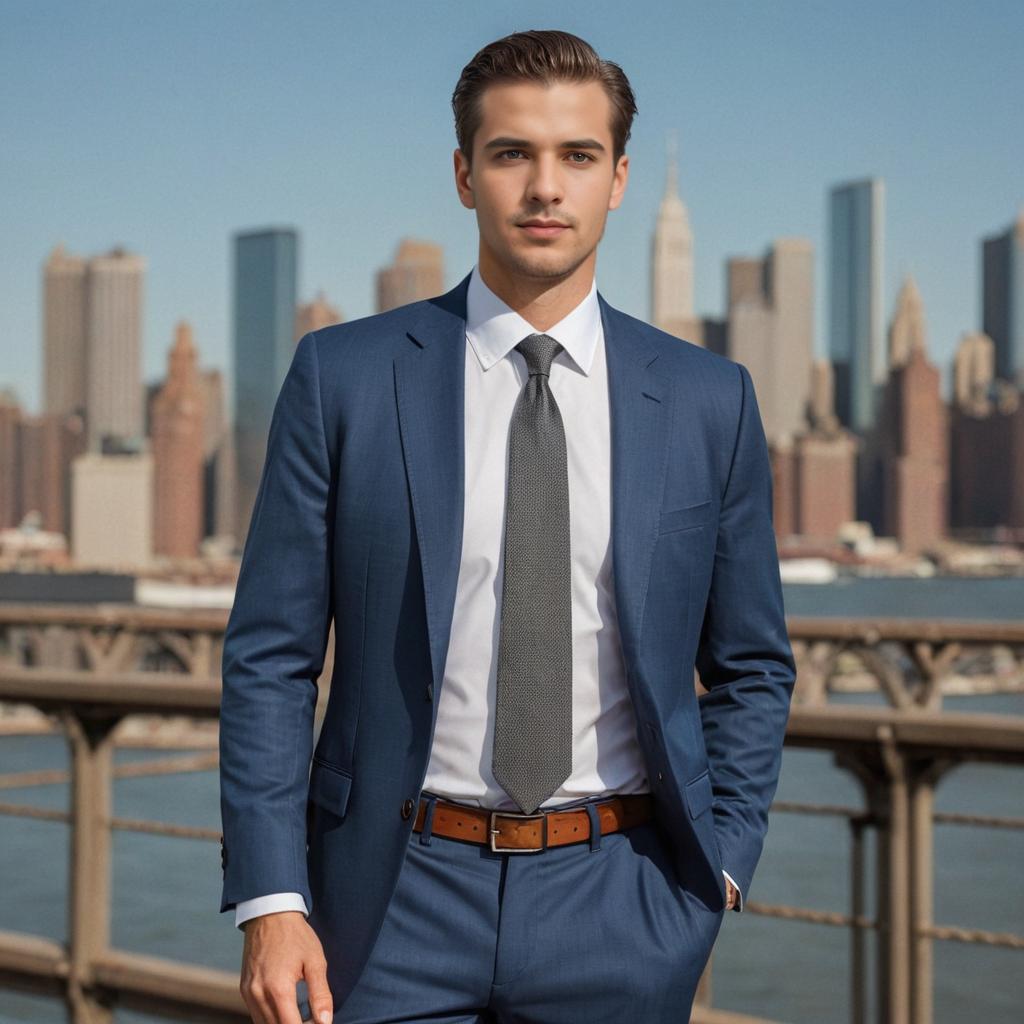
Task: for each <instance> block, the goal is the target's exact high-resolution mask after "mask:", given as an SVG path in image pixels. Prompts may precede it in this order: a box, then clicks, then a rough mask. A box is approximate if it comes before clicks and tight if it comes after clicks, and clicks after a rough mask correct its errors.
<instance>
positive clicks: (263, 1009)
mask: <svg viewBox="0 0 1024 1024" xmlns="http://www.w3.org/2000/svg"><path fill="white" fill-rule="evenodd" d="M242 1001H243V1002H244V1003H245V1008H246V1009H247V1010H248V1011H249V1016H250V1017H251V1018H252V1020H253V1024H272V1021H271V1018H270V1017H268V1016H267V1014H268V1013H269V1011H270V1007H269V1006H267V1004H266V1002H264V1000H263V996H262V993H260V994H259V995H257V993H256V991H255V990H254V989H252V988H251V987H247V988H243V989H242Z"/></svg>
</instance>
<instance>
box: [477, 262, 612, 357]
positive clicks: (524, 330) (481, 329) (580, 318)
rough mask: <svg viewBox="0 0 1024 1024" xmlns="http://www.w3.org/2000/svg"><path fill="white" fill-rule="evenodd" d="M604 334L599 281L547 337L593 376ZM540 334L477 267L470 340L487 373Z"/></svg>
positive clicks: (595, 280)
mask: <svg viewBox="0 0 1024 1024" xmlns="http://www.w3.org/2000/svg"><path fill="white" fill-rule="evenodd" d="M600 330H601V307H600V306H599V305H598V301H597V279H596V277H595V279H594V280H593V281H592V282H591V285H590V291H589V292H588V293H587V295H586V297H585V298H584V299H583V300H582V301H581V302H580V303H579V305H577V306H576V308H575V309H573V310H571V311H570V312H569V313H567V314H566V315H565V316H564V317H562V319H561V320H559V321H558V323H557V324H555V325H554V326H553V327H550V328H549V329H548V330H546V331H544V333H545V334H547V335H549V336H550V337H552V338H554V339H555V341H557V342H558V343H559V344H560V345H561V346H562V348H564V349H565V351H566V352H568V353H569V355H570V356H571V357H572V360H573V362H574V363H576V365H577V366H578V367H579V368H580V369H581V370H582V371H583V373H584V374H586V375H588V376H589V374H590V367H591V364H592V362H593V359H594V350H595V348H596V346H597V340H598V332H599V331H600ZM536 333H537V330H536V328H535V327H533V326H532V325H531V324H530V323H529V322H528V321H527V320H524V319H523V317H521V316H520V315H519V314H518V313H517V312H516V311H515V310H514V309H512V308H511V307H509V306H508V305H506V304H505V302H503V301H502V300H501V299H499V298H498V296H497V295H495V294H494V292H493V291H491V289H490V288H488V287H487V285H486V284H485V283H484V279H483V278H482V277H481V276H480V271H479V268H478V266H477V265H474V266H473V270H472V273H471V274H470V278H469V289H468V291H467V293H466V337H467V338H469V342H470V344H471V345H472V346H473V349H474V351H475V352H476V355H477V358H478V359H479V360H480V365H481V366H482V367H483V368H484V370H489V369H490V368H491V367H492V366H494V364H495V363H497V362H499V361H500V360H502V359H504V358H505V356H507V355H508V354H509V352H511V351H512V349H514V348H515V347H516V345H518V344H519V342H521V341H522V340H523V338H525V337H526V336H527V335H528V334H536Z"/></svg>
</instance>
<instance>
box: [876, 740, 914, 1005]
mask: <svg viewBox="0 0 1024 1024" xmlns="http://www.w3.org/2000/svg"><path fill="white" fill-rule="evenodd" d="M878 741H879V748H880V753H881V756H882V765H883V768H884V769H885V774H886V777H887V782H888V785H887V789H888V801H887V803H888V812H889V815H888V816H889V827H888V829H885V830H881V831H880V833H879V843H878V852H879V858H878V861H879V862H878V896H879V900H878V902H879V910H880V913H879V923H880V929H879V939H880V940H881V941H880V942H879V945H878V951H879V962H878V968H879V970H878V975H879V986H878V995H879V1006H878V1019H879V1020H880V1021H888V1022H891V1024H898V1022H900V1021H909V1020H910V989H911V980H910V969H911V961H910V908H909V907H908V900H907V896H908V893H909V884H910V799H909V786H908V782H907V765H906V762H905V759H904V757H903V754H902V753H901V752H900V750H899V748H898V746H897V744H896V739H895V736H894V734H893V730H892V726H890V725H883V726H880V727H879V729H878ZM883 908H884V911H883Z"/></svg>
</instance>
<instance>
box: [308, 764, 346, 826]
mask: <svg viewBox="0 0 1024 1024" xmlns="http://www.w3.org/2000/svg"><path fill="white" fill-rule="evenodd" d="M351 790H352V776H351V775H349V774H348V772H346V771H343V770H342V769H341V768H335V767H334V766H333V765H329V764H327V763H326V762H325V761H317V760H316V759H314V761H313V764H312V767H311V768H310V772H309V799H310V800H312V801H313V803H315V804H318V805H319V806H320V807H325V808H326V809H327V810H329V811H331V812H332V813H333V814H337V815H338V816H339V817H344V816H345V811H346V810H347V808H348V796H349V793H350V792H351Z"/></svg>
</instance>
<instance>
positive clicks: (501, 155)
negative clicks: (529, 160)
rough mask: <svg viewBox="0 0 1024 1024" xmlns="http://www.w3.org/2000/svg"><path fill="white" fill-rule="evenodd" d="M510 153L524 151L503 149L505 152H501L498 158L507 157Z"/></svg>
mask: <svg viewBox="0 0 1024 1024" xmlns="http://www.w3.org/2000/svg"><path fill="white" fill-rule="evenodd" d="M508 153H522V150H521V149H503V150H502V151H501V152H500V153H499V154H498V156H499V157H503V156H505V155H506V154H508Z"/></svg>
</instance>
